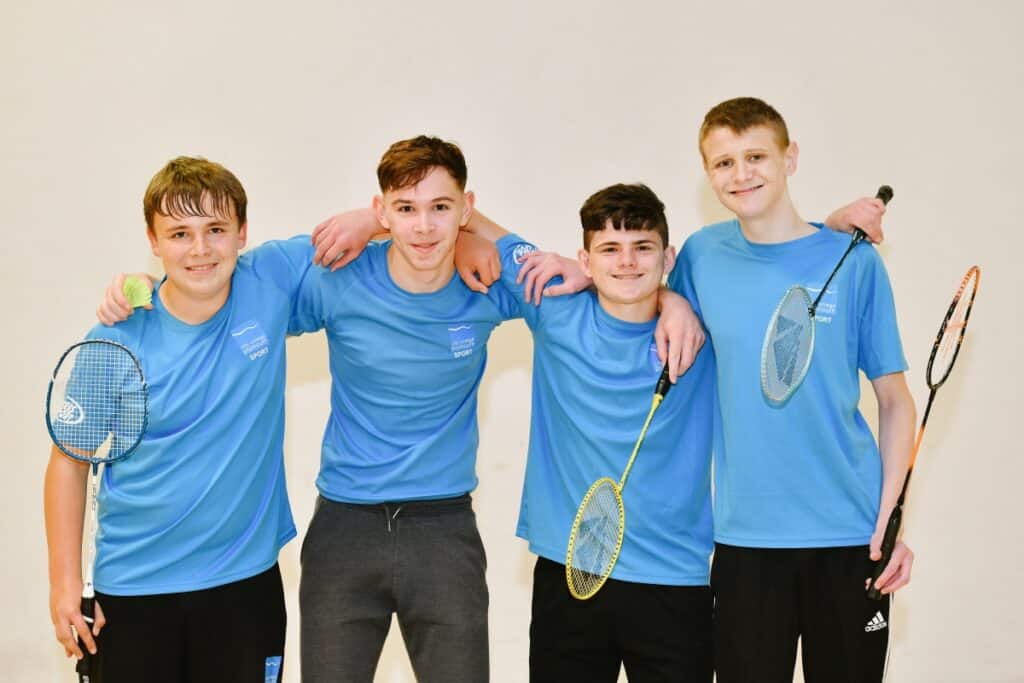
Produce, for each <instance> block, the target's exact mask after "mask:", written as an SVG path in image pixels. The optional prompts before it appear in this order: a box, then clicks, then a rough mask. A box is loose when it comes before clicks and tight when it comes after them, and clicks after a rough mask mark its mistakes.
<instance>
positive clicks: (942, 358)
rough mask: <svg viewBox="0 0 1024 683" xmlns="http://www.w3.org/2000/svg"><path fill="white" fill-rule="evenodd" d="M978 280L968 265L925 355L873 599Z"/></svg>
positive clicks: (961, 339) (871, 589) (870, 591)
mask: <svg viewBox="0 0 1024 683" xmlns="http://www.w3.org/2000/svg"><path fill="white" fill-rule="evenodd" d="M980 280H981V269H980V268H978V266H971V267H970V268H969V269H968V270H967V274H966V275H964V279H963V280H961V281H960V287H959V288H958V289H957V290H956V295H955V296H954V297H953V301H952V303H950V304H949V308H948V309H947V310H946V316H945V317H944V318H943V319H942V325H940V326H939V333H938V335H937V336H936V337H935V343H934V344H933V345H932V355H931V356H930V357H929V358H928V368H927V370H926V372H925V379H926V380H927V382H928V405H927V406H926V407H925V409H924V416H923V417H922V418H921V428H920V429H918V430H917V439H915V440H914V451H913V453H911V455H910V464H909V465H908V466H907V476H906V478H905V479H904V480H903V488H902V489H901V490H900V497H899V499H897V501H896V507H894V508H893V509H892V512H891V513H889V522H888V523H887V524H886V526H885V535H884V536H883V537H882V558H881V559H880V560H878V563H877V564H876V565H875V573H874V575H873V576H872V577H871V585H870V587H869V588H868V597H870V598H872V599H874V600H881V599H882V592H881V591H880V590H879V589H878V588H877V587H876V586H875V581H877V580H878V577H879V576H880V575H881V574H882V572H883V571H884V570H885V568H886V566H887V565H888V564H889V560H890V559H892V551H893V548H895V547H896V536H897V535H898V534H899V531H900V524H901V523H902V521H903V503H904V501H905V500H906V497H907V487H908V486H910V475H911V474H913V473H914V461H915V460H916V459H917V453H918V451H919V450H920V448H921V439H922V437H924V428H925V425H927V424H928V413H930V412H931V410H932V401H934V400H935V394H936V393H938V391H939V387H941V386H942V385H943V384H944V383H945V381H946V379H947V378H948V377H949V373H950V372H952V370H953V363H955V362H956V358H957V356H958V355H959V354H960V346H961V345H962V344H963V343H964V333H965V332H966V331H967V321H968V319H969V318H970V317H971V307H972V306H973V305H974V296H975V295H976V294H977V293H978V282H979V281H980Z"/></svg>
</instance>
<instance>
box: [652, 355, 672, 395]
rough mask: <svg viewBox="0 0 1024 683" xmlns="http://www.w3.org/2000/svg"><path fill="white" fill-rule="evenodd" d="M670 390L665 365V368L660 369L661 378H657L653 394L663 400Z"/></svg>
mask: <svg viewBox="0 0 1024 683" xmlns="http://www.w3.org/2000/svg"><path fill="white" fill-rule="evenodd" d="M671 388H672V380H670V379H669V378H668V363H665V367H663V368H662V369H661V377H659V378H658V384H657V386H655V387H654V393H655V394H657V395H658V396H661V397H662V398H665V394H667V393H668V390H669V389H671Z"/></svg>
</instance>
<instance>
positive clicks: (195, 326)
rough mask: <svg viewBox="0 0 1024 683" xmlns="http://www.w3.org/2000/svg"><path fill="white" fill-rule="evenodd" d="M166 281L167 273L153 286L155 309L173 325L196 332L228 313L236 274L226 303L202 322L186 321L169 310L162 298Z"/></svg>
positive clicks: (232, 278) (232, 276)
mask: <svg viewBox="0 0 1024 683" xmlns="http://www.w3.org/2000/svg"><path fill="white" fill-rule="evenodd" d="M166 281H167V276H166V275H165V276H164V277H163V278H162V279H161V280H160V281H159V282H157V283H156V285H155V286H154V287H153V311H154V312H155V313H159V314H160V316H161V317H162V318H163V319H164V320H167V321H168V322H169V323H170V324H171V325H173V326H175V327H177V328H179V329H181V330H186V331H191V332H196V331H199V330H202V329H203V328H205V327H207V326H208V325H213V324H215V323H217V322H218V321H219V320H220V319H221V318H223V317H224V316H225V315H227V310H228V308H230V306H231V298H232V297H233V296H234V294H235V274H234V273H232V275H231V291H229V292H228V298H227V299H225V300H224V305H223V306H221V307H220V308H219V309H218V310H217V312H216V313H214V314H213V315H211V316H210V317H209V318H207V319H206V320H204V321H203V322H201V323H190V322H186V321H184V320H182V319H181V318H179V317H178V316H176V315H174V314H173V313H171V311H170V310H168V308H167V306H166V305H165V304H164V300H163V299H161V298H160V288H161V287H162V286H163V284H164V283H165V282H166Z"/></svg>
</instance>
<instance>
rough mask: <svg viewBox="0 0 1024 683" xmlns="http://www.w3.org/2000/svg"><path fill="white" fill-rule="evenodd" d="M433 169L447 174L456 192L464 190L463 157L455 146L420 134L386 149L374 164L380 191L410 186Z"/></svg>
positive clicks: (464, 159) (464, 164)
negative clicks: (440, 169)
mask: <svg viewBox="0 0 1024 683" xmlns="http://www.w3.org/2000/svg"><path fill="white" fill-rule="evenodd" d="M433 168H443V169H444V170H446V171H448V173H449V174H450V175H451V177H452V178H454V179H455V183H456V184H457V185H458V186H459V189H460V190H465V189H466V158H465V157H463V156H462V150H460V149H459V148H458V146H457V145H456V144H455V143H452V142H446V141H444V140H442V139H441V138H435V137H430V136H427V135H420V136H418V137H415V138H411V139H409V140H401V141H399V142H396V143H395V144H393V145H391V146H390V147H388V151H386V152H384V156H383V157H381V159H380V164H378V165H377V181H378V182H379V183H380V191H381V192H387V191H388V190H400V189H402V188H403V187H412V186H413V185H416V184H417V183H419V182H420V181H421V180H423V179H424V178H426V177H427V174H429V173H430V171H431V169H433Z"/></svg>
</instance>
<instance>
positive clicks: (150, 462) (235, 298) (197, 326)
mask: <svg viewBox="0 0 1024 683" xmlns="http://www.w3.org/2000/svg"><path fill="white" fill-rule="evenodd" d="M143 206H144V213H145V218H146V224H147V235H148V237H149V241H150V244H151V245H152V249H153V254H154V255H155V256H157V257H158V258H160V259H161V261H162V262H163V266H164V270H165V272H166V278H165V279H164V280H163V281H162V282H161V283H160V284H159V286H158V288H157V290H156V292H155V296H154V297H153V305H152V307H151V309H150V310H146V311H143V312H140V313H139V314H137V315H134V316H133V317H132V318H131V319H130V320H128V321H126V322H123V323H120V324H118V325H116V326H115V327H113V328H108V327H102V326H97V327H96V328H94V329H93V330H92V331H91V332H90V333H89V337H90V338H104V339H112V340H114V341H118V342H120V343H122V344H124V345H125V346H127V347H128V348H130V349H131V350H132V351H133V352H134V353H135V354H136V355H137V356H138V358H139V360H140V362H141V364H142V368H143V372H144V374H145V375H146V378H147V382H148V384H149V392H150V414H149V424H148V429H147V432H146V434H145V435H144V437H143V440H142V443H141V444H140V445H139V447H138V449H137V450H136V451H135V452H134V453H133V454H132V455H131V456H130V457H129V458H127V459H125V460H123V461H120V462H118V463H116V464H114V465H111V466H108V467H107V468H105V469H104V473H103V483H102V487H101V489H100V491H101V492H100V501H99V510H100V515H99V528H100V532H99V538H98V541H97V556H96V564H95V586H96V621H95V624H94V625H92V626H91V627H90V625H88V624H86V622H85V621H84V619H83V618H82V615H81V613H80V611H79V606H80V598H81V593H82V577H81V542H82V523H83V506H84V499H85V485H86V479H87V476H88V465H85V464H83V463H80V462H77V461H74V460H71V459H70V458H68V457H66V456H64V455H63V454H62V453H60V452H59V451H58V450H57V449H56V448H54V449H53V452H52V454H51V457H50V462H49V466H48V467H47V471H46V482H45V511H46V533H47V544H48V549H49V564H50V608H51V618H52V620H53V624H54V629H55V632H56V637H57V640H58V641H60V643H61V644H62V645H63V646H64V649H65V652H66V653H67V654H68V655H69V656H70V655H75V656H81V650H80V649H79V646H78V644H77V642H76V638H75V632H77V635H78V637H80V638H81V641H82V644H83V645H84V647H86V648H88V650H89V651H90V652H93V653H95V654H96V659H95V660H94V665H95V668H94V671H93V675H94V680H97V681H104V682H105V683H118V682H121V681H123V682H131V683H135V682H137V681H142V680H145V681H152V682H156V683H161V682H164V681H166V682H167V683H172V682H174V683H177V681H181V680H189V681H210V682H211V683H212V682H213V681H218V682H219V681H236V680H279V677H280V675H281V659H282V656H283V654H284V638H285V605H284V592H283V590H282V585H281V576H280V573H279V571H278V567H277V556H278V551H279V549H280V548H281V546H282V545H284V544H285V543H286V542H287V541H288V540H290V539H291V538H292V537H293V536H295V526H294V523H293V522H292V517H291V510H290V508H289V504H288V496H287V491H286V489H285V482H284V463H283V435H284V381H285V351H284V346H285V345H284V341H285V335H286V332H287V329H288V323H289V315H290V312H291V304H292V300H293V298H294V297H295V295H296V292H297V291H298V287H299V283H300V281H301V280H302V278H303V276H304V274H305V273H306V271H307V270H308V269H309V263H310V258H311V255H312V248H311V247H310V246H309V244H308V242H306V241H305V240H300V241H294V240H293V241H289V242H277V243H270V244H267V245H264V246H262V247H260V248H258V249H255V250H253V251H251V252H248V253H246V254H244V255H241V256H239V250H240V249H241V248H242V247H243V246H244V245H245V241H246V237H247V227H246V196H245V191H244V189H243V188H242V185H241V184H240V183H239V182H238V179H237V178H235V176H234V175H233V174H231V172H230V171H228V170H227V169H225V168H224V167H222V166H220V165H219V164H215V163H212V162H209V161H206V160H204V159H199V158H188V157H181V158H178V159H174V160H173V161H171V162H170V163H168V164H167V165H166V166H165V167H164V168H163V169H162V170H161V171H160V172H158V173H157V174H156V175H155V176H154V177H153V179H152V181H151V182H150V184H149V187H148V189H147V190H146V195H145V199H144V202H143Z"/></svg>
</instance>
